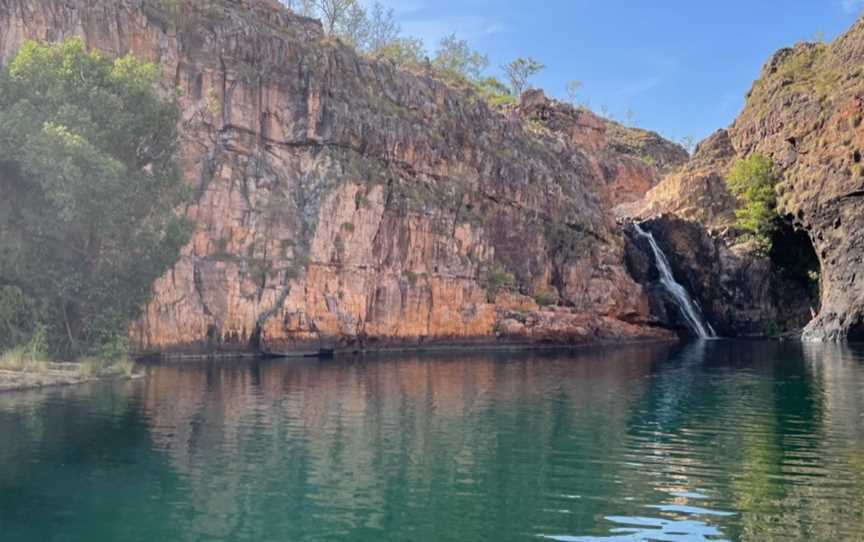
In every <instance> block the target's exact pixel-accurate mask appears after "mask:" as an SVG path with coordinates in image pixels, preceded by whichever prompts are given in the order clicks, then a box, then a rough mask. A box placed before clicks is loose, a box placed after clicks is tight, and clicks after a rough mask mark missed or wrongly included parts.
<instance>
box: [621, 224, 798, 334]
mask: <svg viewBox="0 0 864 542" xmlns="http://www.w3.org/2000/svg"><path fill="white" fill-rule="evenodd" d="M642 228H643V229H645V230H646V231H649V232H651V233H652V234H653V235H654V238H655V239H656V240H657V244H658V245H659V246H660V247H661V249H662V250H663V252H664V253H665V254H666V256H667V258H668V260H669V263H670V266H671V267H672V272H673V274H674V275H675V280H676V281H677V282H679V283H680V284H681V285H682V286H684V287H685V288H686V289H687V291H688V292H690V294H691V295H692V296H693V298H694V299H695V300H696V301H697V303H699V305H700V307H701V308H702V312H703V313H704V316H705V318H706V319H707V320H708V321H709V322H710V323H711V325H712V326H713V327H714V329H715V330H716V332H717V334H718V335H720V336H724V337H742V336H773V335H778V334H781V333H788V332H795V331H800V330H801V329H802V328H803V327H804V325H805V324H806V323H807V322H808V321H809V320H810V318H811V301H815V300H811V296H810V293H809V291H808V285H807V282H806V277H800V276H793V275H792V274H791V273H790V272H785V271H784V270H783V269H781V268H779V267H778V266H777V264H776V263H775V262H773V261H771V259H769V258H768V257H760V256H757V255H755V254H753V253H752V252H750V251H749V250H747V248H746V247H744V246H740V245H739V246H737V247H733V248H731V249H730V248H729V247H727V246H726V243H725V242H724V241H723V240H722V239H719V238H717V237H716V236H711V235H709V234H708V232H707V231H706V230H705V229H704V227H702V226H701V225H700V224H698V223H696V222H691V221H687V220H683V219H681V218H678V217H676V216H674V215H663V216H659V217H656V218H653V219H650V220H648V221H646V222H643V223H642ZM627 231H628V239H629V242H628V246H627V265H628V269H629V270H630V273H631V274H632V276H633V277H634V278H635V279H636V280H637V281H639V282H640V283H641V284H643V285H645V287H646V289H647V291H648V292H649V298H650V303H651V313H652V314H653V315H654V316H655V317H656V319H657V321H656V323H657V324H658V325H664V326H668V327H673V328H677V329H679V330H683V329H686V326H685V325H684V322H683V320H682V318H681V315H680V314H679V313H678V311H677V309H676V306H675V304H674V303H673V302H672V300H671V299H670V298H669V294H668V292H667V291H666V290H665V288H664V287H663V286H661V285H660V284H659V283H658V280H659V276H658V272H657V269H656V264H655V263H654V259H653V255H652V253H651V249H650V247H649V246H647V242H646V241H645V239H644V238H641V237H640V236H638V235H636V234H635V232H633V230H632V228H631V227H629V226H628V227H627Z"/></svg>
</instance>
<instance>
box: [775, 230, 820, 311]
mask: <svg viewBox="0 0 864 542" xmlns="http://www.w3.org/2000/svg"><path fill="white" fill-rule="evenodd" d="M770 257H771V261H773V262H774V264H775V265H776V266H777V268H778V269H779V270H780V272H781V273H783V276H784V277H785V278H787V279H789V280H793V281H795V282H798V283H800V284H801V285H802V286H804V287H806V288H807V292H808V293H809V295H810V301H811V303H812V304H813V305H814V306H815V305H818V303H819V275H820V269H821V267H820V264H819V257H818V256H817V254H816V249H815V248H814V247H813V242H812V241H811V240H810V236H809V235H808V234H807V232H806V231H804V230H801V229H796V228H794V227H793V226H792V225H791V224H790V223H789V222H786V221H779V223H778V227H777V229H776V230H775V231H774V234H773V236H772V238H771V253H770Z"/></svg>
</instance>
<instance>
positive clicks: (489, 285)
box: [480, 264, 516, 302]
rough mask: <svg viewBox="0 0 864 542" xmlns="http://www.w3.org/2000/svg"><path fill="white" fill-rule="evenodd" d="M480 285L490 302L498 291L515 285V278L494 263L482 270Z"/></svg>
mask: <svg viewBox="0 0 864 542" xmlns="http://www.w3.org/2000/svg"><path fill="white" fill-rule="evenodd" d="M480 285H481V286H482V287H483V289H484V290H486V294H487V297H488V300H489V302H492V301H493V300H494V299H495V296H496V295H498V293H499V292H502V291H505V290H509V289H511V288H513V286H515V285H516V278H515V277H514V276H513V275H512V274H511V273H508V272H507V270H505V269H504V268H503V267H502V266H501V265H498V264H496V265H493V266H492V267H487V268H486V269H485V270H484V271H483V273H482V274H481V276H480Z"/></svg>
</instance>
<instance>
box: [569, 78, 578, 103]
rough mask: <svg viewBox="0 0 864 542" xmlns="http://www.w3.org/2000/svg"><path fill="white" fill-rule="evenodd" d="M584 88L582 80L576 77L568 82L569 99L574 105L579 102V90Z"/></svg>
mask: <svg viewBox="0 0 864 542" xmlns="http://www.w3.org/2000/svg"><path fill="white" fill-rule="evenodd" d="M581 90H582V81H577V80H576V79H574V80H572V81H570V82H568V83H567V101H569V102H570V103H571V104H572V105H573V106H576V105H577V104H578V103H579V91H581Z"/></svg>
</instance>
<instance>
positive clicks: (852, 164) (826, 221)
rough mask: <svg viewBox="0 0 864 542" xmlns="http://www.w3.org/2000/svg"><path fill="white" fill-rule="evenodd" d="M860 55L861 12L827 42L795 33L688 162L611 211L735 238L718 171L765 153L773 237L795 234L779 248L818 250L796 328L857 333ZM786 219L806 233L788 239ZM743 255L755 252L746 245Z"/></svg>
mask: <svg viewBox="0 0 864 542" xmlns="http://www.w3.org/2000/svg"><path fill="white" fill-rule="evenodd" d="M862 64H864V19H859V20H858V21H857V22H856V23H855V24H854V25H853V26H852V28H850V29H849V30H848V31H847V32H846V33H845V34H843V35H841V36H840V37H839V38H837V39H836V40H835V41H834V42H833V43H830V44H825V43H800V44H797V45H795V46H794V47H792V48H787V49H782V50H780V51H778V52H777V53H776V54H775V55H774V56H773V57H772V58H771V59H770V60H769V61H768V62H767V63H766V64H765V66H764V68H763V69H762V73H761V74H760V76H759V79H758V80H757V81H756V82H755V83H754V84H753V87H752V89H751V90H750V92H749V93H748V94H747V99H746V103H745V107H744V109H743V111H742V112H741V113H740V115H739V116H738V117H737V119H736V120H735V122H734V123H733V124H732V125H731V126H730V127H729V128H728V129H727V130H720V131H719V132H717V133H716V134H714V135H712V136H711V137H709V138H708V139H706V140H705V141H703V142H702V143H701V144H700V145H699V147H698V148H697V151H696V153H695V156H694V158H693V160H692V161H691V162H690V163H689V164H687V165H686V166H685V167H684V168H682V169H681V170H680V171H678V172H676V173H674V174H672V175H670V176H668V177H666V178H665V179H664V180H663V181H662V182H660V183H659V184H658V185H656V186H655V187H654V188H652V189H651V190H650V191H649V192H648V193H647V195H646V197H645V198H643V199H642V200H639V201H636V202H631V203H629V204H625V205H619V206H618V207H617V208H616V212H618V213H619V214H620V215H624V216H631V217H649V216H653V215H656V214H660V213H671V214H674V215H676V216H678V217H681V218H685V219H687V220H689V221H692V222H694V223H698V224H701V225H702V226H704V227H705V228H707V229H708V230H709V231H711V232H712V233H713V234H714V235H715V237H721V238H725V239H728V240H730V241H732V242H734V241H735V236H736V234H735V232H734V231H733V230H734V220H735V217H734V210H735V206H736V202H735V198H734V197H733V196H732V195H731V194H730V193H729V192H728V190H727V189H726V187H725V183H724V182H723V178H724V176H725V175H726V174H727V173H728V170H729V167H730V166H731V164H732V162H733V161H734V159H735V158H736V157H739V158H743V157H746V156H748V155H750V154H751V153H754V152H758V153H761V154H763V155H764V156H766V157H768V158H770V159H771V161H772V162H773V163H774V165H775V167H776V169H777V170H778V171H779V172H780V174H781V177H782V179H781V182H780V184H779V185H778V187H777V193H778V211H779V212H780V214H781V215H782V216H783V218H784V221H785V223H786V226H785V227H786V228H787V231H786V232H783V233H782V237H784V238H785V239H781V243H783V242H788V241H789V240H790V239H791V240H793V241H792V244H791V245H785V246H784V249H789V250H792V251H793V252H795V253H800V255H801V258H805V257H807V256H806V253H807V252H808V251H809V250H810V247H809V245H811V244H812V248H813V249H815V254H816V256H817V257H818V262H819V267H820V281H819V282H820V284H819V286H820V293H819V298H820V299H819V301H818V302H815V303H814V307H813V309H814V310H816V309H818V315H816V316H815V317H814V318H813V319H812V321H810V323H809V324H808V325H807V327H806V329H805V330H804V333H803V336H804V338H805V339H808V340H830V341H833V340H842V339H846V338H851V339H858V340H860V339H862V338H864V281H862V278H864V277H862V273H861V271H862V259H864V228H862V227H864V215H862V213H861V209H862V201H864V200H862V196H864V162H862V158H861V157H862V153H864V123H862V118H864V78H862V71H861V66H862ZM792 229H797V230H798V231H799V232H805V233H806V237H804V239H803V240H799V241H797V242H796V241H794V239H795V235H796V234H794V233H792V232H791V230H792ZM804 245H808V246H804ZM741 252H742V253H745V252H746V250H743V251H741ZM747 258H748V260H751V261H756V260H758V259H759V257H758V256H756V255H753V254H751V255H750V256H748V257H747ZM794 292H795V290H791V291H789V290H786V289H781V290H778V293H781V294H783V295H780V296H779V297H778V299H779V300H780V302H781V306H783V307H788V309H787V311H786V315H787V316H789V317H794V318H792V320H796V319H797V318H799V317H800V315H801V306H802V304H801V303H800V299H799V298H798V297H797V295H798V294H794ZM787 294H788V295H787ZM772 312H774V310H773V309H771V310H769V311H768V312H767V313H766V316H770V314H771V313H772ZM744 319H745V320H746V318H744Z"/></svg>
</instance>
